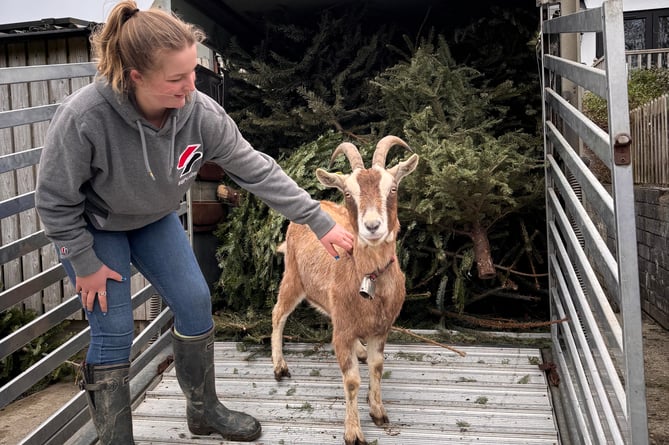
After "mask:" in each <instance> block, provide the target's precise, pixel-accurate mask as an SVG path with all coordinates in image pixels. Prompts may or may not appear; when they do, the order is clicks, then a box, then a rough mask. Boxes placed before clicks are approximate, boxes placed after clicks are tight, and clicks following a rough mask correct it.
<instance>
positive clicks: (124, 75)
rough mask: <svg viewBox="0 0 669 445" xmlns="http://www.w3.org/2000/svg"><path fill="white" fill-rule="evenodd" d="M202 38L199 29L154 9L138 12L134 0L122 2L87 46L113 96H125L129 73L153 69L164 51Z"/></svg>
mask: <svg viewBox="0 0 669 445" xmlns="http://www.w3.org/2000/svg"><path fill="white" fill-rule="evenodd" d="M204 39H205V34H204V32H202V30H200V29H199V28H197V27H196V26H194V25H192V24H190V23H186V22H184V21H183V20H181V19H180V18H178V17H176V16H174V15H172V14H169V13H167V12H165V11H163V10H161V9H158V8H151V9H148V10H145V11H140V10H139V9H138V8H137V3H136V2H135V1H134V0H125V1H121V2H119V3H118V4H117V5H116V6H114V8H113V9H112V10H111V12H110V13H109V16H108V17H107V22H106V23H104V24H103V25H100V26H98V28H96V29H95V30H94V31H93V34H92V35H91V45H92V47H93V55H94V57H95V59H96V61H97V70H98V74H100V75H101V76H104V77H105V78H106V79H107V82H109V84H110V85H111V87H112V88H113V89H114V91H116V92H117V93H128V92H129V91H130V89H131V82H130V70H132V69H134V70H137V71H139V72H140V73H146V72H149V71H152V70H155V69H156V68H159V67H160V64H161V57H163V56H164V53H165V52H166V51H178V50H182V49H185V48H188V47H190V46H192V45H193V44H195V43H199V42H202V41H204Z"/></svg>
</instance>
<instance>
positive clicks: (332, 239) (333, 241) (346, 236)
mask: <svg viewBox="0 0 669 445" xmlns="http://www.w3.org/2000/svg"><path fill="white" fill-rule="evenodd" d="M320 241H321V244H323V247H325V250H327V251H328V253H329V254H330V255H332V256H333V257H334V258H335V259H336V260H338V259H339V253H337V251H336V250H335V246H339V247H341V248H342V249H344V250H345V251H346V252H348V253H351V252H352V251H353V235H352V234H351V233H350V232H349V231H348V230H346V229H345V228H344V227H343V226H341V225H340V224H335V225H334V227H333V228H331V229H330V231H329V232H328V233H326V234H325V235H324V236H323V238H321V239H320Z"/></svg>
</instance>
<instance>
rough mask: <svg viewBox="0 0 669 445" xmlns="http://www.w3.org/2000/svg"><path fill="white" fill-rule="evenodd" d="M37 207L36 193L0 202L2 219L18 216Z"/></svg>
mask: <svg viewBox="0 0 669 445" xmlns="http://www.w3.org/2000/svg"><path fill="white" fill-rule="evenodd" d="M34 207H35V192H34V191H33V192H28V193H24V194H23V195H19V196H17V197H15V198H10V199H5V200H4V201H2V202H0V219H2V218H7V217H8V216H12V215H16V214H17V213H21V212H23V211H25V210H30V209H32V208H34Z"/></svg>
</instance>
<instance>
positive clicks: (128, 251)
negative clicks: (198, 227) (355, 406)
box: [61, 213, 213, 365]
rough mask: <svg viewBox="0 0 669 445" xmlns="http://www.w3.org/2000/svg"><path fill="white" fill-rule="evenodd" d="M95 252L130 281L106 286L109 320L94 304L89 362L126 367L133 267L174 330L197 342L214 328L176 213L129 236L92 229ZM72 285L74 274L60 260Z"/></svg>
mask: <svg viewBox="0 0 669 445" xmlns="http://www.w3.org/2000/svg"><path fill="white" fill-rule="evenodd" d="M88 230H89V231H90V232H91V233H92V234H93V238H94V242H93V249H94V250H95V254H96V255H97V256H98V258H100V260H101V261H102V262H103V263H104V264H106V265H107V267H109V268H110V269H113V270H115V271H116V272H118V273H120V274H121V276H123V277H125V278H126V280H125V281H123V282H118V281H115V280H107V314H106V315H103V314H102V311H101V310H100V306H99V304H98V302H97V300H96V302H95V306H94V308H93V311H92V312H87V318H88V323H89V325H90V327H91V343H90V346H89V348H88V353H87V355H86V362H87V363H89V364H92V365H103V364H105V365H106V364H116V363H127V362H129V361H130V349H131V347H132V339H133V334H134V323H133V314H132V302H131V301H130V297H131V295H130V280H129V279H128V278H129V277H130V264H131V263H132V264H134V265H135V267H136V268H137V270H139V271H140V272H141V273H142V275H144V277H145V278H146V279H147V280H148V281H149V282H150V283H151V284H152V285H153V286H154V287H155V289H156V290H157V291H158V293H159V294H160V295H161V296H162V297H163V301H165V303H166V304H167V305H168V306H169V307H170V309H172V312H173V313H174V327H175V329H176V330H177V332H179V333H180V334H182V335H187V336H197V335H202V334H204V333H206V332H208V331H210V330H211V329H212V327H213V320H212V317H211V312H212V311H211V295H210V293H209V286H208V285H207V282H206V280H205V278H204V276H203V274H202V271H201V270H200V266H199V265H198V263H197V259H196V258H195V254H194V253H193V249H192V248H191V246H190V244H189V242H188V237H187V236H186V233H185V231H184V228H183V225H182V224H181V221H180V220H179V218H178V217H177V215H176V213H172V214H170V215H167V216H166V217H164V218H163V219H161V220H159V221H156V222H155V223H152V224H149V225H147V226H145V227H142V228H140V229H136V230H129V231H127V232H111V231H104V230H97V229H95V228H94V227H93V226H91V225H90V224H89V225H88ZM61 262H62V263H63V266H64V267H65V270H66V271H67V274H68V276H69V277H70V280H72V283H75V274H74V269H73V268H72V265H71V264H70V262H69V261H68V260H66V259H62V260H61Z"/></svg>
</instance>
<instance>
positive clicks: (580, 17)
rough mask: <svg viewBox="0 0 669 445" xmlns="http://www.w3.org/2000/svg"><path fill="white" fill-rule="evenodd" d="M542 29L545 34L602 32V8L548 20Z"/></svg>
mask: <svg viewBox="0 0 669 445" xmlns="http://www.w3.org/2000/svg"><path fill="white" fill-rule="evenodd" d="M541 29H542V32H543V33H545V34H561V33H573V32H602V30H603V26H602V12H601V8H593V9H588V10H586V11H579V12H577V13H574V14H569V15H565V16H562V17H557V18H554V19H551V20H547V21H545V22H543V24H542V28H541Z"/></svg>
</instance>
